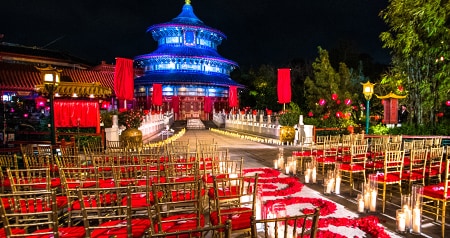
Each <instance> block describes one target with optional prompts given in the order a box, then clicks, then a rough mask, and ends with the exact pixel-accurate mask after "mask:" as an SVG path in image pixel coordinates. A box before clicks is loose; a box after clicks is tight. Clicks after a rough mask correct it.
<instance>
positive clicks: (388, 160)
mask: <svg viewBox="0 0 450 238" xmlns="http://www.w3.org/2000/svg"><path fill="white" fill-rule="evenodd" d="M404 157H405V151H403V150H397V151H389V150H388V151H385V153H384V167H383V173H379V174H377V176H376V178H377V182H378V190H381V199H382V200H381V202H382V212H383V213H384V211H385V208H386V194H387V189H388V186H389V189H390V197H391V198H392V189H393V188H395V187H397V188H398V190H399V194H402V171H403V159H404ZM393 185H397V186H393ZM380 187H381V188H380ZM378 194H379V193H378Z"/></svg>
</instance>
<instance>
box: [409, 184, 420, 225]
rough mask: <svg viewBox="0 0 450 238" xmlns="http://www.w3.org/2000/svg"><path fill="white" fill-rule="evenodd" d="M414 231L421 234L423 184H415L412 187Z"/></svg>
mask: <svg viewBox="0 0 450 238" xmlns="http://www.w3.org/2000/svg"><path fill="white" fill-rule="evenodd" d="M411 191H412V192H411V208H412V218H411V219H412V232H413V233H414V234H421V232H422V231H421V230H422V229H421V227H422V199H423V186H422V185H419V184H415V185H413V186H412V188H411Z"/></svg>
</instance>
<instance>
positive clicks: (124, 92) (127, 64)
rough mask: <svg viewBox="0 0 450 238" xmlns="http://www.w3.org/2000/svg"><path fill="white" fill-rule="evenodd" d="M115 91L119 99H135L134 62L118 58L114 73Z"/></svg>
mask: <svg viewBox="0 0 450 238" xmlns="http://www.w3.org/2000/svg"><path fill="white" fill-rule="evenodd" d="M114 91H115V92H116V97H117V98H118V99H124V100H133V98H134V70H133V60H131V59H125V58H116V69H115V71H114Z"/></svg>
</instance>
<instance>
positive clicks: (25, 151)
mask: <svg viewBox="0 0 450 238" xmlns="http://www.w3.org/2000/svg"><path fill="white" fill-rule="evenodd" d="M20 152H21V153H22V156H30V157H31V156H34V155H35V153H34V145H33V144H20Z"/></svg>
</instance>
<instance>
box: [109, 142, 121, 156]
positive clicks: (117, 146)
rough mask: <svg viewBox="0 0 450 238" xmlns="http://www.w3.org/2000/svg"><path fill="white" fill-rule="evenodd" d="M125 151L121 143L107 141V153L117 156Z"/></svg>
mask: <svg viewBox="0 0 450 238" xmlns="http://www.w3.org/2000/svg"><path fill="white" fill-rule="evenodd" d="M123 151H124V145H123V144H122V142H121V141H106V153H108V154H117V153H122V152H123Z"/></svg>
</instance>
